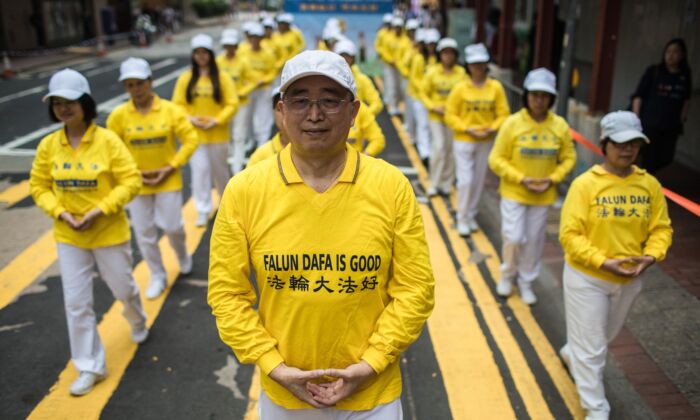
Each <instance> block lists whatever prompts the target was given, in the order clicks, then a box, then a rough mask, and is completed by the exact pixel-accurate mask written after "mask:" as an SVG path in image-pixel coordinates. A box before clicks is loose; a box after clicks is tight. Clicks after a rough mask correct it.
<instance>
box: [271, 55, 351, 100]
mask: <svg viewBox="0 0 700 420" xmlns="http://www.w3.org/2000/svg"><path fill="white" fill-rule="evenodd" d="M308 76H325V77H328V78H329V79H332V80H334V81H335V82H337V83H338V84H339V85H341V86H342V87H344V88H345V89H347V90H349V91H350V93H352V96H353V97H357V88H356V86H355V78H354V77H353V75H352V70H351V69H350V66H348V63H346V62H345V59H343V57H341V56H339V55H338V54H335V53H332V52H330V51H322V50H314V51H304V52H302V53H299V54H297V55H295V56H294V57H292V58H290V59H289V60H287V62H286V63H285V64H284V68H283V69H282V80H281V85H280V92H282V94H283V95H284V92H285V91H286V90H287V88H288V87H289V86H290V85H291V84H292V83H294V82H296V81H297V80H299V79H302V78H304V77H308Z"/></svg>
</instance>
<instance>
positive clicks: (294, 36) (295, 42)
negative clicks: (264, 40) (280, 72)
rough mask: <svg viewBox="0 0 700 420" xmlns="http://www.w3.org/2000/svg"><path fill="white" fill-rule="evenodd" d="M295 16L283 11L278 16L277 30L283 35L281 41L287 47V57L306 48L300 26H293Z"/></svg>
mask: <svg viewBox="0 0 700 420" xmlns="http://www.w3.org/2000/svg"><path fill="white" fill-rule="evenodd" d="M293 23H294V16H292V15H291V14H290V13H282V14H280V15H279V16H277V30H278V31H279V34H280V37H281V39H282V40H281V43H282V45H284V46H285V47H286V49H287V52H288V55H287V58H288V59H289V58H292V57H294V56H295V55H297V54H299V53H300V52H302V51H304V48H306V41H305V40H304V35H303V34H302V33H301V31H300V30H299V28H297V27H296V26H293V25H292V24H293Z"/></svg>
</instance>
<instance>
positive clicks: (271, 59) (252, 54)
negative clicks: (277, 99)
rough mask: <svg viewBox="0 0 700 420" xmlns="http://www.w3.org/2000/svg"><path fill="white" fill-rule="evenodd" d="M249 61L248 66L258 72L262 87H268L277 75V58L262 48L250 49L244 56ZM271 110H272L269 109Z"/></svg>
mask: <svg viewBox="0 0 700 420" xmlns="http://www.w3.org/2000/svg"><path fill="white" fill-rule="evenodd" d="M245 59H246V60H247V61H248V63H250V67H252V68H253V70H254V71H255V72H256V73H257V74H258V81H262V82H263V85H262V86H261V88H262V89H265V88H268V87H270V84H271V83H272V81H273V80H275V77H277V59H276V57H275V56H274V55H273V54H272V52H270V51H268V50H266V49H263V48H262V47H261V48H260V50H258V51H254V50H252V49H251V50H250V51H248V53H247V54H246V56H245ZM270 112H272V111H270Z"/></svg>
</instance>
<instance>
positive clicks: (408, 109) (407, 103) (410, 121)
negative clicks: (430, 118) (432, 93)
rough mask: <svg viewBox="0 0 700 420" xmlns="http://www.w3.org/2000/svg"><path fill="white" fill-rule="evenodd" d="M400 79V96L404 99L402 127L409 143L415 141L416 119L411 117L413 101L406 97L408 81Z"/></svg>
mask: <svg viewBox="0 0 700 420" xmlns="http://www.w3.org/2000/svg"><path fill="white" fill-rule="evenodd" d="M400 77H401V95H402V96H403V98H404V103H403V126H404V127H405V128H406V131H407V132H408V135H409V136H410V138H411V142H413V143H415V141H416V118H415V116H414V115H413V101H414V100H415V99H414V98H412V97H411V96H408V92H407V89H408V80H406V78H404V77H403V76H400Z"/></svg>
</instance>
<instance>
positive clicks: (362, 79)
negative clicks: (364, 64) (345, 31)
mask: <svg viewBox="0 0 700 420" xmlns="http://www.w3.org/2000/svg"><path fill="white" fill-rule="evenodd" d="M333 51H334V52H335V53H336V54H340V55H341V56H342V57H343V58H344V59H345V61H346V62H347V63H348V65H349V66H350V68H351V69H352V75H353V76H354V77H355V84H356V85H357V99H359V100H360V101H362V103H363V104H365V105H367V107H368V108H369V110H370V112H371V113H372V114H373V115H375V116H376V115H379V113H380V112H382V109H384V104H383V103H382V98H381V97H380V96H379V92H377V89H376V88H375V87H374V84H373V83H372V80H371V79H370V78H369V77H368V76H367V75H366V74H364V73H362V71H361V70H360V68H359V67H358V66H357V65H356V64H355V57H356V56H357V47H356V46H355V43H354V42H352V41H350V40H349V39H344V40H341V41H339V42H338V43H337V44H335V46H334V50H333Z"/></svg>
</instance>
